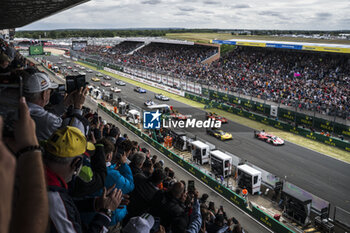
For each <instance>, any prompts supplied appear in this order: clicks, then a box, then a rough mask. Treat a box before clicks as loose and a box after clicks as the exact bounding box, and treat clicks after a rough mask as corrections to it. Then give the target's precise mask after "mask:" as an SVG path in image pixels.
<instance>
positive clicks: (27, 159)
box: [0, 97, 48, 233]
mask: <svg viewBox="0 0 350 233" xmlns="http://www.w3.org/2000/svg"><path fill="white" fill-rule="evenodd" d="M19 110H20V114H19V116H20V119H19V120H18V122H17V123H16V125H15V130H14V141H13V138H12V139H10V138H6V141H7V143H8V145H9V146H10V147H11V148H12V151H14V152H15V153H16V157H17V171H16V183H15V185H14V178H15V166H16V161H15V157H14V156H13V155H12V154H11V152H10V151H9V150H8V148H7V147H6V146H5V144H4V142H3V138H2V132H3V131H2V130H3V121H2V118H1V117H0V167H1V168H0V179H1V182H0V183H1V185H2V191H1V195H0V202H1V203H0V212H1V213H0V231H1V232H4V233H7V232H9V224H10V218H11V232H29V233H31V232H33V233H40V232H45V230H46V227H47V222H48V221H47V220H48V200H47V192H46V183H45V177H44V167H43V162H42V154H41V150H40V147H39V144H38V140H37V138H36V136H35V123H34V121H33V120H32V119H31V118H30V115H29V110H28V106H27V105H26V102H25V98H24V97H22V98H21V99H20V103H19ZM5 177H6V179H4V178H5ZM14 187H15V190H16V192H15V193H14V195H13V188H14ZM12 199H13V202H12ZM13 204H14V205H13ZM12 205H13V206H12ZM12 207H13V210H12V211H11V209H12ZM11 214H12V215H11Z"/></svg>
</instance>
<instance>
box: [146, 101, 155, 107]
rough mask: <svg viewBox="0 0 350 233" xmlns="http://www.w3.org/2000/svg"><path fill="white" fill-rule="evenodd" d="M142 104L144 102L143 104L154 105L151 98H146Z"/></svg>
mask: <svg viewBox="0 0 350 233" xmlns="http://www.w3.org/2000/svg"><path fill="white" fill-rule="evenodd" d="M144 104H145V106H151V105H155V103H154V102H153V100H147V101H146V102H145V103H144Z"/></svg>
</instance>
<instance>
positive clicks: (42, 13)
mask: <svg viewBox="0 0 350 233" xmlns="http://www.w3.org/2000/svg"><path fill="white" fill-rule="evenodd" d="M87 1H90V0H45V1H42V0H1V8H0V29H7V28H17V27H22V26H24V25H27V24H29V23H32V22H34V21H37V20H40V19H42V18H45V17H48V16H50V15H52V14H56V13H58V12H60V11H63V10H67V9H69V8H71V7H74V6H76V5H79V4H81V3H84V2H87Z"/></svg>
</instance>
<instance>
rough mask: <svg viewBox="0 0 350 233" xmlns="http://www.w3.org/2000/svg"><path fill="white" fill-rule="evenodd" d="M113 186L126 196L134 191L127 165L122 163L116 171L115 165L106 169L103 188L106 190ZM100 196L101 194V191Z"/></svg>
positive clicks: (132, 180)
mask: <svg viewBox="0 0 350 233" xmlns="http://www.w3.org/2000/svg"><path fill="white" fill-rule="evenodd" d="M114 184H115V187H116V188H117V189H121V190H122V192H123V194H128V193H130V192H131V191H132V190H134V178H133V176H132V172H131V169H130V167H129V165H128V164H126V163H124V164H123V165H121V166H120V167H119V168H118V169H117V170H116V169H115V165H111V166H109V167H107V176H106V181H105V187H106V188H107V189H108V188H110V187H112V186H113V185H114ZM100 194H102V190H101V191H100Z"/></svg>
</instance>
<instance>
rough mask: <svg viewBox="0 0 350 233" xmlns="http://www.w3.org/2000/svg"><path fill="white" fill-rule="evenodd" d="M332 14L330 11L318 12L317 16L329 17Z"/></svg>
mask: <svg viewBox="0 0 350 233" xmlns="http://www.w3.org/2000/svg"><path fill="white" fill-rule="evenodd" d="M331 16H332V14H331V13H328V12H321V13H316V17H318V18H329V17H331Z"/></svg>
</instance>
